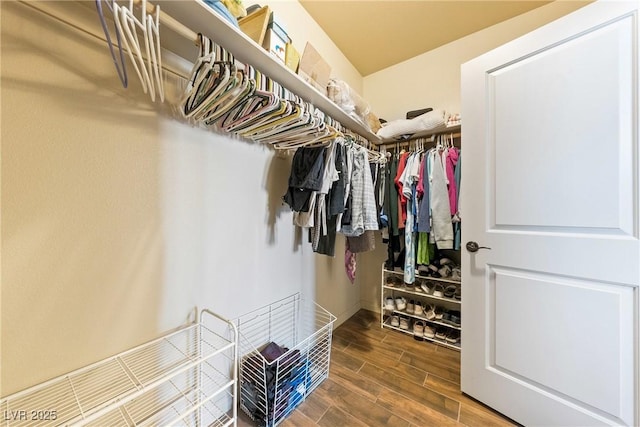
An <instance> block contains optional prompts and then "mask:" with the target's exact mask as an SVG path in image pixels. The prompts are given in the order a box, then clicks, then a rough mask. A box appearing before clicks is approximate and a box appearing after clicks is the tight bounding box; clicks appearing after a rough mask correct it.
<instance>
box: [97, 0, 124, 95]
mask: <svg viewBox="0 0 640 427" xmlns="http://www.w3.org/2000/svg"><path fill="white" fill-rule="evenodd" d="M102 2H104V3H105V4H106V5H107V8H108V9H109V10H110V11H111V14H112V16H113V19H114V21H115V20H116V16H115V11H114V3H115V0H96V9H97V10H98V17H99V18H100V24H102V30H103V31H104V36H105V37H106V39H107V45H108V46H109V52H110V53H111V59H113V65H114V66H115V67H116V72H117V73H118V77H119V78H120V82H122V86H123V87H125V88H126V87H127V85H128V84H129V82H128V77H127V67H126V64H125V61H124V52H123V51H122V41H121V36H120V35H121V32H120V31H119V30H118V27H117V25H116V28H115V33H116V41H117V42H118V52H119V54H120V55H119V56H120V62H118V59H116V54H115V52H114V49H113V43H112V42H111V35H110V34H109V28H108V27H107V22H106V20H105V17H104V12H103V9H102Z"/></svg>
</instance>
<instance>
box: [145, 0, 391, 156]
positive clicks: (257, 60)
mask: <svg viewBox="0 0 640 427" xmlns="http://www.w3.org/2000/svg"><path fill="white" fill-rule="evenodd" d="M154 3H155V4H159V5H160V10H163V11H165V12H167V13H168V14H169V15H171V16H172V17H173V18H175V19H176V20H178V21H179V22H180V23H182V24H183V25H185V26H186V27H188V28H191V29H192V30H193V31H195V32H200V33H202V34H203V35H205V36H207V37H209V38H210V39H211V40H212V41H214V42H215V43H217V44H219V45H220V46H222V47H223V48H225V49H226V50H228V51H229V52H231V53H232V54H233V55H234V56H235V57H236V58H237V59H238V60H239V61H241V62H244V63H247V64H250V65H252V66H253V67H254V68H256V69H258V70H260V72H261V73H263V74H266V75H267V76H269V77H270V78H271V79H273V80H275V81H276V82H278V83H280V84H281V85H282V86H284V87H286V88H287V89H289V90H290V91H291V92H293V93H295V94H296V95H298V96H299V97H301V98H302V99H304V100H305V101H307V102H310V103H312V104H313V105H314V106H316V107H317V108H319V109H320V110H322V111H323V112H324V113H325V114H327V115H329V116H330V117H332V118H333V119H335V120H337V121H339V122H340V123H342V125H343V126H344V127H346V128H347V129H349V130H351V131H352V132H354V133H357V134H358V135H361V136H363V137H364V138H365V139H367V140H369V141H370V142H372V143H376V144H379V143H380V138H379V137H378V136H376V135H375V134H374V133H372V132H371V131H369V130H368V129H367V128H365V127H364V126H363V125H362V124H361V123H359V122H357V121H356V120H354V119H353V118H351V117H350V116H349V115H348V114H346V113H345V112H344V111H342V109H340V107H338V106H337V105H336V104H335V103H333V102H332V101H331V100H330V99H329V98H327V97H326V96H325V95H324V94H322V93H320V92H319V91H318V90H317V89H315V88H314V87H313V86H311V85H310V84H308V83H307V82H305V81H304V80H302V79H301V78H300V77H299V76H298V75H297V74H294V73H293V72H292V71H291V70H290V69H288V68H287V67H286V66H285V65H284V64H283V63H282V62H280V60H278V59H277V58H275V57H274V56H272V55H271V54H269V52H267V51H266V50H265V49H263V48H262V46H260V45H258V44H257V43H256V42H254V41H253V40H251V39H250V38H249V37H247V36H246V35H245V34H244V33H242V32H241V31H240V30H238V29H237V28H235V27H234V26H232V25H231V24H229V23H228V22H227V21H225V20H224V18H222V17H221V16H220V15H218V14H217V13H216V12H215V11H214V10H213V9H211V8H210V7H209V6H207V5H206V4H205V3H203V2H202V1H201V0H189V1H175V0H157V1H154ZM177 53H181V52H177ZM187 59H189V58H187Z"/></svg>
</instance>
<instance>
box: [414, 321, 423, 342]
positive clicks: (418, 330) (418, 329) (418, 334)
mask: <svg viewBox="0 0 640 427" xmlns="http://www.w3.org/2000/svg"><path fill="white" fill-rule="evenodd" d="M413 338H414V339H415V340H418V341H423V340H424V322H422V321H420V320H418V321H416V322H414V323H413Z"/></svg>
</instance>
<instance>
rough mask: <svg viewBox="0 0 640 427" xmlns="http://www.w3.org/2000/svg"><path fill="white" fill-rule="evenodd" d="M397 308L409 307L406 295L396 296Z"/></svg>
mask: <svg viewBox="0 0 640 427" xmlns="http://www.w3.org/2000/svg"><path fill="white" fill-rule="evenodd" d="M396 308H397V309H398V310H404V309H405V308H407V300H406V299H404V297H396Z"/></svg>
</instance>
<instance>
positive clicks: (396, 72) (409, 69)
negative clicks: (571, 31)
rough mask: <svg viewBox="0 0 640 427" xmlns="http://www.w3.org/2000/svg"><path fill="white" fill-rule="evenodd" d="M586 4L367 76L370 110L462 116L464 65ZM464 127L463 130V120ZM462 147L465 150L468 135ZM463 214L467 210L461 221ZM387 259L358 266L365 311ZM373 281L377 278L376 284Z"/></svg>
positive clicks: (376, 304)
mask: <svg viewBox="0 0 640 427" xmlns="http://www.w3.org/2000/svg"><path fill="white" fill-rule="evenodd" d="M585 4H587V2H583V1H579V2H578V1H555V2H553V3H550V4H548V5H545V6H542V7H540V8H537V9H534V10H533V11H531V12H529V13H526V14H523V15H520V16H517V17H515V18H512V19H510V20H508V21H505V22H502V23H500V24H497V25H494V26H492V27H489V28H487V29H485V30H482V31H478V32H476V33H473V34H471V35H469V36H466V37H463V38H461V39H459V40H456V41H454V42H451V43H449V44H446V45H444V46H442V47H440V48H438V49H434V50H432V51H430V52H427V53H424V54H422V55H419V56H416V57H414V58H411V59H409V60H407V61H404V62H401V63H399V64H396V65H394V66H391V67H389V68H386V69H384V70H381V71H379V72H377V73H374V74H370V75H368V76H366V77H365V78H364V96H365V99H366V100H367V101H368V102H369V104H370V105H371V106H372V110H373V111H374V112H375V113H376V114H377V115H378V116H379V117H383V118H385V119H386V120H395V119H404V118H405V113H406V112H407V111H410V110H416V109H420V108H424V107H433V108H442V109H444V110H446V111H449V112H452V113H457V112H460V66H461V65H462V64H463V63H464V62H467V61H469V60H470V59H473V58H475V57H477V56H479V55H481V54H483V53H485V52H488V51H490V50H492V49H494V48H496V47H498V46H500V45H502V44H504V43H506V42H508V41H511V40H513V39H515V38H517V37H520V36H522V35H524V34H526V33H528V32H530V31H532V30H534V29H535V28H538V27H540V26H542V25H544V24H546V23H549V22H551V21H553V20H555V19H557V18H559V17H561V16H564V15H566V14H568V13H570V12H572V11H574V10H576V9H578V8H580V7H582V6H584V5H585ZM462 123H463V126H464V117H463V118H462ZM462 146H463V147H464V136H463V139H462ZM463 151H464V149H463ZM463 181H464V177H463ZM464 215H465V213H464V212H463V213H462V217H463V218H464ZM463 224H464V220H463ZM463 227H464V225H463ZM386 258H387V254H386V251H384V250H382V249H379V248H378V249H377V250H376V251H375V252H371V253H368V254H366V256H364V257H362V259H361V260H362V262H361V263H360V266H361V270H364V271H366V273H365V274H366V283H367V284H366V285H364V284H363V285H362V291H361V304H362V308H366V309H369V310H373V311H380V304H381V299H380V280H381V278H380V269H381V265H382V263H384V261H385V260H386ZM374 272H375V274H374ZM374 280H377V281H376V282H375V286H374V285H373V283H374Z"/></svg>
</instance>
